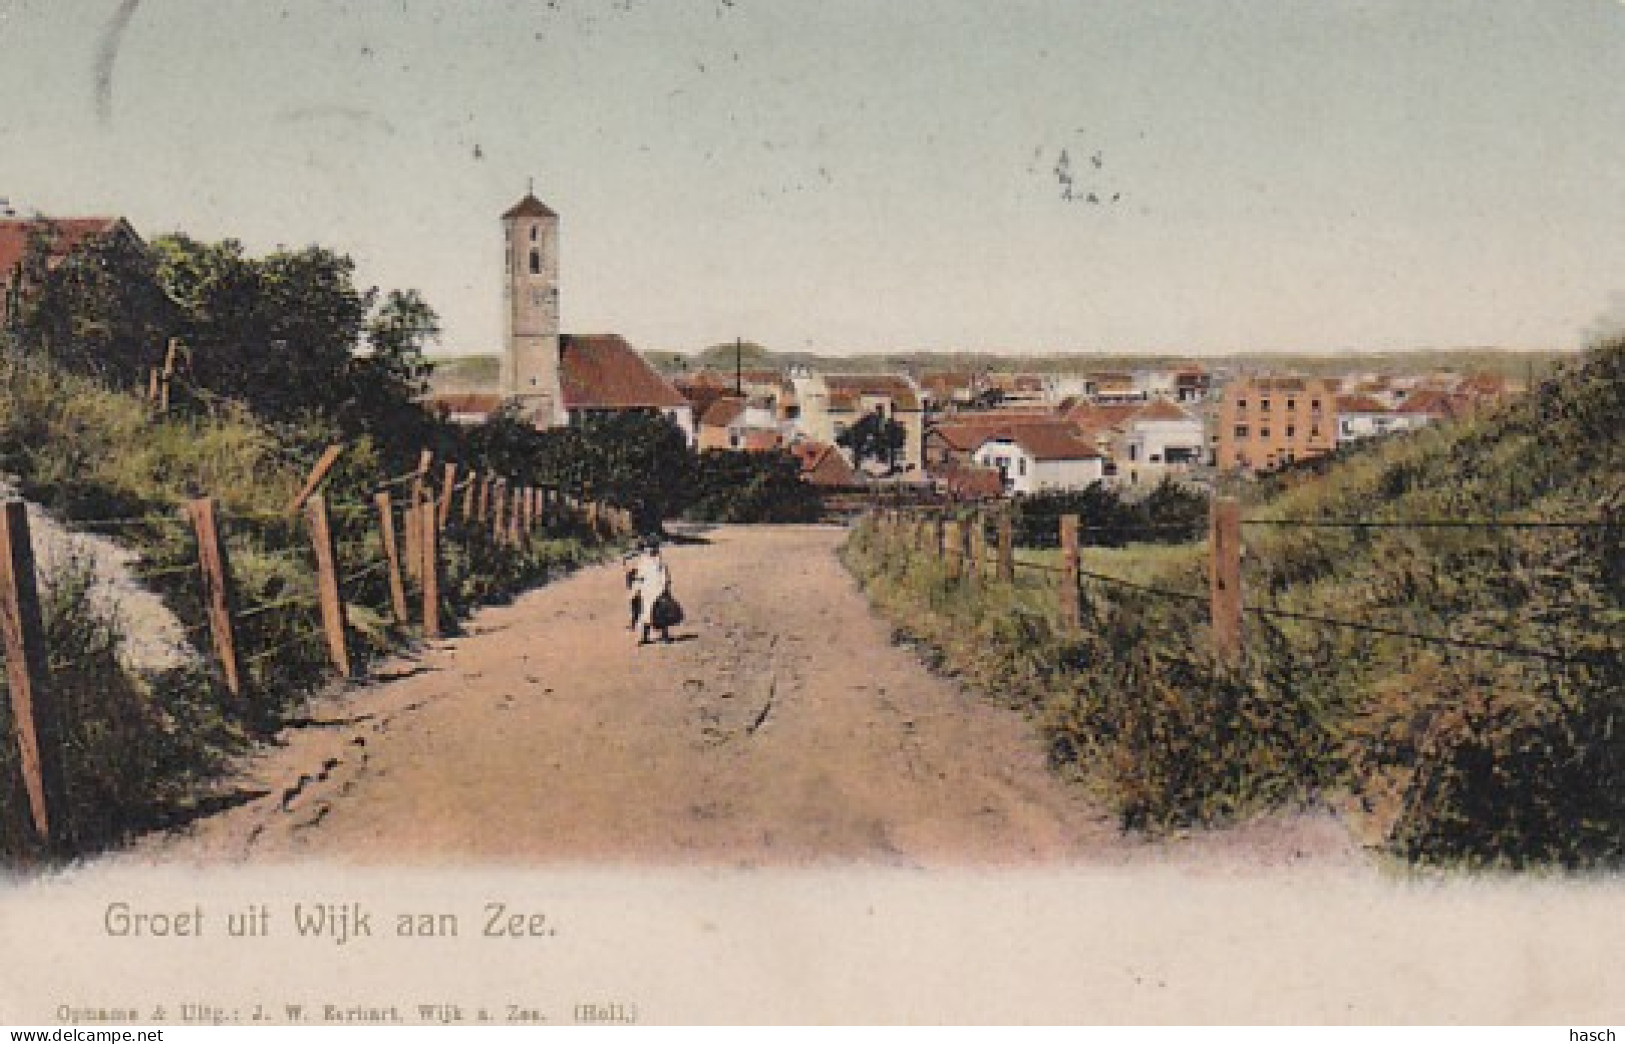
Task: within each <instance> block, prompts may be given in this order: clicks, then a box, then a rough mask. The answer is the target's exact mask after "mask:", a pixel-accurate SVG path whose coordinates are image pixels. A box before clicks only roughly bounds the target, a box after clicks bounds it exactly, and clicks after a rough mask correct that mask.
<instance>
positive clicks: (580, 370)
mask: <svg viewBox="0 0 1625 1044" xmlns="http://www.w3.org/2000/svg"><path fill="white" fill-rule="evenodd" d="M559 383H560V385H562V386H563V388H564V406H565V408H566V409H570V410H578V409H586V410H615V409H622V410H625V409H649V408H664V407H671V406H686V405H687V404H688V400H687V399H685V398H683V396H682V395H681V394H679V393H678V391H677V389H676V388H673V387H672V386H671V383H670V382H669V381H667V380H666V379H665V378H664V377H662V376H660V375H659V374H658V373H656V372H655V371H654V367H652V366H650V365H649V364H648V363H647V362H646V361H644V358H643V356H641V355H639V354H638V353H637V352H636V351H635V350H634V349H633V348H632V346H631V345H630V344H627V343H626V338H624V337H622V336H620V335H619V334H591V335H583V334H565V335H564V336H562V337H560V338H559Z"/></svg>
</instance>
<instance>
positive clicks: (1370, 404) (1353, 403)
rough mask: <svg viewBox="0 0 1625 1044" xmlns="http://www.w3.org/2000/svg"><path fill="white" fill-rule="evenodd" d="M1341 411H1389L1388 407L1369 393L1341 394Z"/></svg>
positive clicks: (1339, 404) (1339, 400) (1339, 410)
mask: <svg viewBox="0 0 1625 1044" xmlns="http://www.w3.org/2000/svg"><path fill="white" fill-rule="evenodd" d="M1337 410H1338V412H1339V413H1387V412H1389V411H1388V407H1387V406H1384V405H1383V404H1382V403H1381V402H1379V401H1378V400H1376V399H1373V398H1372V397H1371V396H1369V395H1339V396H1338V397H1337Z"/></svg>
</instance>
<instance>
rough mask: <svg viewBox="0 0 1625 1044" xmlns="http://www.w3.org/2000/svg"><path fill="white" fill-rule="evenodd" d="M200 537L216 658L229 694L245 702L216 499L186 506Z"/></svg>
mask: <svg viewBox="0 0 1625 1044" xmlns="http://www.w3.org/2000/svg"><path fill="white" fill-rule="evenodd" d="M186 510H187V513H188V514H189V515H191V516H192V531H193V532H194V533H196V534H197V558H198V566H199V567H200V569H201V570H202V573H203V606H204V608H205V609H206V610H207V612H208V614H209V633H210V634H211V635H212V636H213V638H214V653H215V657H216V658H217V659H219V661H220V673H221V674H222V675H223V676H224V677H225V681H226V691H227V692H229V693H231V696H232V698H233V699H241V698H242V695H243V682H242V675H241V672H240V668H239V665H238V663H237V634H236V631H235V629H234V626H233V623H232V620H233V617H234V615H235V613H236V606H235V605H234V604H233V598H232V590H231V573H230V569H229V567H228V565H227V562H226V548H225V544H224V543H222V542H221V540H220V527H219V522H218V519H217V518H216V515H215V504H214V498H213V497H204V498H202V499H200V500H194V501H192V502H191V503H189V504H188V505H187V506H186Z"/></svg>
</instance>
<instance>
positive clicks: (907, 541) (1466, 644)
mask: <svg viewBox="0 0 1625 1044" xmlns="http://www.w3.org/2000/svg"><path fill="white" fill-rule="evenodd" d="M953 514H955V512H953V511H952V510H949V511H946V512H944V511H928V510H921V509H917V508H903V507H882V508H875V509H872V510H871V513H870V518H871V523H872V524H878V525H879V526H881V527H882V529H883V530H884V535H885V537H886V539H887V545H886V546H887V547H888V548H891V547H897V548H902V549H904V550H906V551H911V552H912V551H921V550H924V551H926V552H928V553H930V554H932V555H933V557H935V558H938V559H940V560H943V561H944V562H945V563H947V571H948V575H949V578H950V579H951V580H954V581H964V580H969V581H979V580H981V579H984V578H987V577H989V576H990V575H991V574H989V572H988V571H987V570H986V569H985V568H972V569H968V570H962V569H960V568H958V566H957V559H956V558H955V557H954V553H953V552H952V550H951V549H950V548H949V547H948V545H947V543H946V538H945V537H944V535H943V534H944V532H945V530H944V524H945V521H946V519H947V517H948V516H949V515H953ZM877 519H878V522H876V521H875V520H877ZM1058 521H1059V528H1060V534H1061V539H1060V541H1059V544H1060V547H1061V552H1062V554H1063V556H1064V558H1065V562H1064V564H1063V565H1050V564H1047V563H1042V562H1029V561H1023V560H1020V559H1016V558H1015V557H1014V555H1013V552H1012V550H1011V548H1010V547H1009V544H1010V543H1011V542H1012V538H1011V536H1010V533H1011V530H1012V528H1013V525H1012V520H1011V516H1010V514H1009V513H1008V512H1007V511H1002V512H999V513H998V515H997V526H998V530H999V534H1000V538H1001V545H1000V547H999V548H998V549H997V550H996V551H995V552H994V558H995V561H996V562H998V563H999V565H1000V567H1001V568H1000V570H999V579H1001V580H1004V581H1006V582H1008V581H1011V580H1013V579H1014V575H1015V572H1016V571H1018V570H1024V571H1027V572H1030V573H1040V574H1044V575H1052V576H1058V577H1061V578H1062V580H1061V583H1060V584H1059V585H1058V599H1059V600H1058V603H1057V608H1058V611H1059V618H1060V620H1061V623H1062V626H1063V628H1065V627H1068V626H1070V621H1073V620H1075V619H1076V616H1075V612H1076V607H1077V604H1078V603H1077V599H1078V597H1079V595H1080V593H1081V592H1080V590H1079V587H1080V586H1081V585H1080V581H1084V580H1087V581H1090V582H1092V583H1098V584H1103V585H1107V586H1111V587H1118V588H1122V589H1125V590H1132V591H1135V592H1137V593H1140V594H1144V595H1148V596H1151V597H1155V598H1163V599H1168V600H1177V601H1182V602H1187V603H1198V604H1207V605H1208V606H1209V607H1210V614H1211V621H1212V623H1213V632H1214V644H1215V652H1216V653H1218V654H1219V655H1220V656H1223V657H1226V658H1232V659H1233V658H1236V657H1238V656H1239V655H1240V653H1241V649H1242V643H1241V620H1242V618H1243V617H1244V616H1252V617H1256V618H1263V619H1282V620H1292V621H1295V622H1299V623H1308V624H1315V625H1318V626H1324V627H1334V628H1340V629H1344V630H1349V631H1356V632H1363V633H1367V634H1377V635H1382V636H1385V637H1391V638H1400V639H1405V640H1409V641H1415V642H1420V643H1425V644H1431V645H1437V646H1442V647H1450V648H1457V649H1463V650H1468V651H1473V652H1492V653H1500V654H1503V655H1508V656H1521V657H1526V658H1530V659H1539V660H1544V661H1548V662H1556V663H1564V664H1595V663H1600V662H1602V660H1603V656H1602V655H1601V654H1593V653H1573V652H1563V651H1558V650H1553V649H1541V648H1535V647H1533V646H1528V645H1522V644H1518V643H1513V642H1493V641H1477V640H1474V639H1469V638H1458V637H1453V636H1450V635H1442V634H1434V633H1428V632H1425V631H1415V630H1410V629H1407V628H1403V627H1391V626H1388V625H1385V624H1378V623H1370V622H1366V621H1359V620H1347V619H1339V618H1337V617H1332V616H1321V615H1317V614H1313V613H1304V612H1297V611H1293V610H1288V609H1282V608H1279V607H1277V606H1274V605H1270V606H1258V605H1246V604H1244V602H1243V600H1242V597H1241V572H1240V570H1241V547H1240V540H1239V532H1240V529H1241V527H1243V526H1280V527H1298V528H1374V529H1403V528H1416V529H1568V530H1587V529H1604V530H1613V529H1619V528H1622V526H1625V523H1620V522H1611V521H1594V520H1574V521H1568V520H1556V519H1477V520H1473V519H1464V520H1436V519H1421V520H1384V521H1370V522H1367V521H1363V520H1358V519H1326V520H1316V519H1244V518H1241V517H1240V506H1239V504H1237V503H1236V502H1235V501H1234V500H1233V499H1231V498H1225V497H1220V498H1215V500H1214V501H1213V504H1212V507H1211V511H1210V519H1209V563H1210V570H1209V572H1210V585H1209V591H1208V592H1207V593H1206V594H1198V593H1194V592H1184V591H1170V590H1167V589H1166V588H1161V587H1155V586H1152V585H1148V584H1141V583H1136V582H1134V581H1131V580H1126V579H1123V578H1122V577H1115V576H1111V575H1108V574H1105V573H1099V572H1095V571H1092V570H1087V569H1084V568H1082V567H1081V565H1079V564H1078V563H1077V562H1076V561H1075V560H1074V555H1075V553H1076V552H1075V540H1076V537H1075V534H1077V533H1113V534H1128V533H1135V532H1143V531H1158V532H1167V531H1175V530H1177V531H1183V532H1191V531H1194V530H1196V529H1197V528H1198V527H1197V526H1194V525H1190V524H1178V525H1174V524H1167V525H1150V526H1131V525H1125V526H1081V525H1079V524H1078V523H1079V519H1078V516H1076V515H1063V516H1061V517H1060V518H1059V520H1058ZM933 530H934V533H935V535H933ZM969 530H970V532H972V533H976V534H981V535H982V536H983V537H984V538H985V534H986V530H987V519H986V517H985V515H984V514H983V513H982V512H977V513H976V515H975V517H974V519H973V520H972V521H970V522H969ZM952 531H953V532H956V533H957V532H958V530H952ZM1069 534H1073V535H1069ZM1227 534H1228V537H1229V539H1228V540H1226V539H1225V536H1226V535H1227ZM956 539H957V538H956ZM922 544H923V545H924V546H923V547H922ZM1227 560H1228V561H1227ZM976 564H977V566H985V565H986V561H985V559H983V560H982V561H979V562H977V563H976ZM1221 566H1223V567H1226V568H1221ZM1068 581H1070V582H1068Z"/></svg>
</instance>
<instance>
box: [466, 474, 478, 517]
mask: <svg viewBox="0 0 1625 1044" xmlns="http://www.w3.org/2000/svg"><path fill="white" fill-rule="evenodd" d="M479 485H480V473H479V472H477V471H476V472H473V473H472V474H470V475H469V476H468V488H467V489H465V490H463V523H464V524H465V525H466V524H468V523H469V522H472V521H473V520H474V498H475V497H476V496H477V495H478V494H479Z"/></svg>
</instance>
